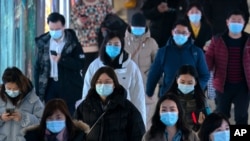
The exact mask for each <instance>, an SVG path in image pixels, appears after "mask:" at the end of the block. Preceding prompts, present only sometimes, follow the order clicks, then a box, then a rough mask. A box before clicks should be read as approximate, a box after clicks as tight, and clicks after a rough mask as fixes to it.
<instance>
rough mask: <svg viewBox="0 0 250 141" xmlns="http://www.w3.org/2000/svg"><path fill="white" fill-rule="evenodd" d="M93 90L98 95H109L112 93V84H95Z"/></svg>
mask: <svg viewBox="0 0 250 141" xmlns="http://www.w3.org/2000/svg"><path fill="white" fill-rule="evenodd" d="M95 90H96V92H97V93H98V94H99V95H100V96H109V95H110V94H112V93H113V90H114V88H113V84H96V85H95Z"/></svg>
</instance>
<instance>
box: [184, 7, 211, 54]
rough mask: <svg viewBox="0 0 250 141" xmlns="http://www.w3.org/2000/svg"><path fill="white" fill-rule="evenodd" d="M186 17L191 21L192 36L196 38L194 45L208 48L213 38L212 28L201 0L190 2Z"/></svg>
mask: <svg viewBox="0 0 250 141" xmlns="http://www.w3.org/2000/svg"><path fill="white" fill-rule="evenodd" d="M186 18H187V19H188V21H189V28H190V31H191V38H192V39H193V40H194V45H196V46H198V47H200V48H201V49H203V48H206V46H207V45H208V43H209V41H210V40H211V38H212V28H211V26H210V24H209V22H208V21H207V19H206V17H205V15H204V12H203V7H202V5H201V4H200V2H192V3H190V4H189V6H188V8H187V10H186Z"/></svg>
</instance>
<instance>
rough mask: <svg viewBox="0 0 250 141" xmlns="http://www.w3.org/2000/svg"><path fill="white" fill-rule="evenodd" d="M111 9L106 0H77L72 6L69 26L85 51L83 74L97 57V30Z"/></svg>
mask: <svg viewBox="0 0 250 141" xmlns="http://www.w3.org/2000/svg"><path fill="white" fill-rule="evenodd" d="M112 10H113V8H112V6H111V4H110V3H109V1H108V0H78V3H76V5H75V6H74V7H72V11H71V19H70V21H71V25H70V27H71V28H72V29H74V30H75V31H76V35H77V37H78V39H79V41H80V43H81V46H82V49H83V51H84V53H85V64H84V68H83V76H84V75H85V72H86V70H87V69H88V66H89V64H90V63H91V62H92V61H93V60H94V59H95V58H97V57H98V51H99V47H98V42H97V37H98V36H97V35H98V31H99V30H100V26H101V23H102V21H103V20H104V18H105V16H106V15H107V14H109V13H111V12H112Z"/></svg>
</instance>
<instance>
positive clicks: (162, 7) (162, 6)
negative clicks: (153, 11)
mask: <svg viewBox="0 0 250 141" xmlns="http://www.w3.org/2000/svg"><path fill="white" fill-rule="evenodd" d="M157 9H158V11H159V12H160V13H164V12H166V11H168V4H167V3H166V2H162V3H161V4H159V5H158V6H157Z"/></svg>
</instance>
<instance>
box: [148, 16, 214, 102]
mask: <svg viewBox="0 0 250 141" xmlns="http://www.w3.org/2000/svg"><path fill="white" fill-rule="evenodd" d="M184 64H189V65H192V66H194V68H196V70H197V72H198V76H199V77H198V80H199V81H198V82H197V83H199V84H200V86H201V88H202V90H204V89H205V88H206V85H207V81H208V79H209V76H210V74H209V71H208V68H207V64H206V60H205V56H204V53H203V51H202V50H201V49H200V48H199V47H197V46H195V45H194V44H193V42H192V39H191V38H190V31H189V28H188V21H187V20H186V19H179V20H177V21H176V23H175V24H174V26H173V29H172V37H171V38H170V39H169V40H168V43H167V44H166V46H164V47H162V48H160V49H159V50H158V52H157V54H156V57H155V60H154V62H153V63H152V65H151V67H150V70H149V73H148V79H147V83H146V94H147V95H148V96H149V97H151V96H152V95H153V93H154V90H155V87H156V85H157V83H158V81H159V79H160V78H161V77H163V82H162V84H161V85H160V93H159V96H162V95H164V94H165V92H167V91H168V90H169V88H170V86H171V84H172V83H173V81H174V80H175V75H176V72H177V70H178V69H179V68H180V67H181V66H182V65H184Z"/></svg>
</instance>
